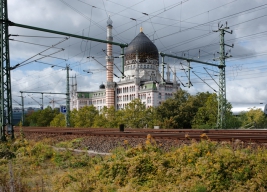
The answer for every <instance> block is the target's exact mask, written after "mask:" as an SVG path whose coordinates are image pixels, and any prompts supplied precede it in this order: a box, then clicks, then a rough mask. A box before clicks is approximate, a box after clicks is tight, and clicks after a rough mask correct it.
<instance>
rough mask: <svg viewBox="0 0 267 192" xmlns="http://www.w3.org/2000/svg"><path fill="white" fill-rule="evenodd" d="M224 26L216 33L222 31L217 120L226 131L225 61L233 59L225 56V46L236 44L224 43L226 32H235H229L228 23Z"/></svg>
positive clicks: (219, 126)
mask: <svg viewBox="0 0 267 192" xmlns="http://www.w3.org/2000/svg"><path fill="white" fill-rule="evenodd" d="M222 26H223V25H221V27H219V25H218V27H219V29H218V30H217V31H215V32H218V31H220V58H219V59H220V65H219V69H220V77H219V96H218V119H217V127H218V128H219V129H225V128H226V117H225V116H226V80H225V67H226V65H225V59H226V58H229V57H232V56H231V55H230V56H226V55H225V46H228V47H232V48H233V47H234V44H232V45H227V44H225V43H224V35H225V32H227V33H230V34H232V33H233V31H227V29H229V27H227V23H226V27H224V28H222Z"/></svg>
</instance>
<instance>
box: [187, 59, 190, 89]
mask: <svg viewBox="0 0 267 192" xmlns="http://www.w3.org/2000/svg"><path fill="white" fill-rule="evenodd" d="M187 63H188V88H190V87H191V81H190V69H191V68H190V61H187Z"/></svg>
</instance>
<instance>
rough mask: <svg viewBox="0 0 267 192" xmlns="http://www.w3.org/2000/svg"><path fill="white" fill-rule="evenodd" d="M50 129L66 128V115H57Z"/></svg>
mask: <svg viewBox="0 0 267 192" xmlns="http://www.w3.org/2000/svg"><path fill="white" fill-rule="evenodd" d="M50 127H66V117H65V115H64V114H62V113H59V114H57V115H56V116H55V117H54V119H53V120H52V121H51V122H50Z"/></svg>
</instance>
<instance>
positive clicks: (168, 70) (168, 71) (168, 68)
mask: <svg viewBox="0 0 267 192" xmlns="http://www.w3.org/2000/svg"><path fill="white" fill-rule="evenodd" d="M166 74H167V82H170V74H171V73H170V65H169V64H167V73H166Z"/></svg>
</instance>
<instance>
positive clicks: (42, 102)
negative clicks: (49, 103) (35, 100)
mask: <svg viewBox="0 0 267 192" xmlns="http://www.w3.org/2000/svg"><path fill="white" fill-rule="evenodd" d="M41 94H42V98H41V99H42V110H43V109H44V93H41Z"/></svg>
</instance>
